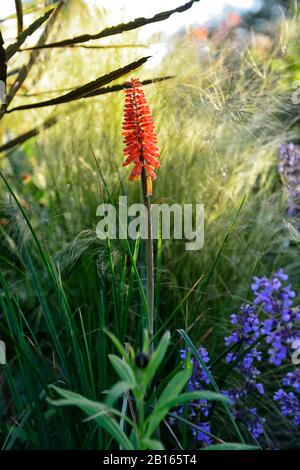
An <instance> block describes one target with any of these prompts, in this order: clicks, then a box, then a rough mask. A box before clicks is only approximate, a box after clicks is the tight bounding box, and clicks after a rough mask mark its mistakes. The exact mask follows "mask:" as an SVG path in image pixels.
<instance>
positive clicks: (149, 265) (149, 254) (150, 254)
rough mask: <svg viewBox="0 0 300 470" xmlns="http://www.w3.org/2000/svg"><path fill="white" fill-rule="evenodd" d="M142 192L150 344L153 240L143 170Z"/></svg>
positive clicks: (149, 204) (151, 332) (149, 198)
mask: <svg viewBox="0 0 300 470" xmlns="http://www.w3.org/2000/svg"><path fill="white" fill-rule="evenodd" d="M141 181H142V191H143V198H144V204H145V207H146V209H147V227H148V234H147V238H146V271H147V303H148V324H149V337H150V342H151V343H152V338H153V334H154V260H153V238H152V220H151V197H150V195H149V194H148V188H147V175H146V171H145V168H143V169H142V176H141Z"/></svg>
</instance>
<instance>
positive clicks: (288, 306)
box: [172, 269, 300, 446]
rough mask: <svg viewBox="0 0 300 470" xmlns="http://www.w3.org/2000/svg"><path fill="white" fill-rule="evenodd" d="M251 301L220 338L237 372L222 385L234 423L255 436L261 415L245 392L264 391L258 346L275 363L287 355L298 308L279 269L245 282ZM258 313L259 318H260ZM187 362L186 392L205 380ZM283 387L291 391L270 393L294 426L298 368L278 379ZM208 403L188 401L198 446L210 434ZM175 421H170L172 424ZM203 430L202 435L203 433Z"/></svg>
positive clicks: (298, 407) (298, 421) (295, 336)
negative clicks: (232, 382) (189, 372)
mask: <svg viewBox="0 0 300 470" xmlns="http://www.w3.org/2000/svg"><path fill="white" fill-rule="evenodd" d="M251 289H252V292H253V295H254V301H253V305H244V306H242V307H241V308H240V310H239V312H238V313H235V314H232V315H231V317H230V321H231V324H232V325H233V326H234V327H235V328H234V330H233V331H232V333H231V334H230V335H229V336H227V337H225V338H224V341H225V345H226V347H229V348H230V351H229V352H228V353H227V355H226V358H225V360H226V363H227V364H228V365H232V369H233V370H234V371H235V373H236V374H237V378H238V381H237V385H236V386H235V387H234V388H233V387H231V388H230V389H228V390H222V393H223V394H224V395H225V396H228V397H229V398H230V400H231V402H232V410H233V413H234V416H235V418H236V420H237V421H238V422H240V423H241V424H242V426H243V427H244V428H246V429H247V430H248V432H249V433H250V434H251V435H252V437H253V438H254V439H259V438H260V437H261V435H262V434H263V433H264V424H265V421H266V420H265V418H263V417H261V416H259V414H258V411H257V409H256V407H254V406H253V405H251V406H249V398H250V395H251V397H252V398H253V394H257V396H260V395H264V393H265V390H264V386H263V384H262V383H261V382H260V380H259V379H260V376H261V371H260V370H259V364H261V362H262V351H261V347H262V346H263V344H264V343H266V344H267V345H269V348H268V355H269V358H268V361H269V363H270V364H272V365H274V366H279V365H281V364H282V362H283V361H284V360H285V359H286V358H287V357H288V354H289V351H290V348H291V346H292V343H293V342H294V341H295V340H299V339H300V312H299V310H298V309H296V308H294V307H293V300H294V298H295V296H296V295H295V292H294V291H293V290H292V288H291V285H289V284H288V276H287V275H286V274H285V273H284V272H283V270H282V269H281V270H279V271H278V272H277V273H275V274H274V276H273V277H272V278H267V277H262V278H258V277H254V278H253V283H252V286H251ZM260 316H261V317H262V319H260ZM198 352H199V354H200V356H201V358H202V360H203V362H204V363H205V364H207V365H208V367H209V355H208V352H207V350H206V349H205V348H203V347H200V348H199V349H198ZM180 356H181V359H182V360H184V361H186V360H187V359H188V357H189V354H188V351H187V350H186V349H182V350H181V352H180ZM190 361H191V363H192V365H193V374H192V377H191V379H190V381H189V383H188V389H189V391H193V390H203V388H205V386H207V385H209V384H210V380H209V377H208V375H207V374H206V372H205V371H204V370H203V368H202V367H201V365H200V364H199V362H198V360H197V359H196V358H195V357H191V359H190ZM282 385H283V388H284V387H290V388H292V389H293V390H292V391H285V390H284V389H283V388H280V389H279V390H278V391H277V392H276V393H275V394H274V397H273V398H274V400H275V402H277V403H278V405H279V407H280V409H281V412H282V414H283V416H286V417H289V418H292V419H293V421H294V424H295V425H296V426H299V425H300V399H299V398H298V397H297V396H296V394H297V393H298V394H299V393H300V369H295V370H294V371H292V372H288V373H287V374H286V376H285V377H284V378H283V381H282ZM183 410H184V408H183V407H181V408H180V409H178V410H177V411H176V412H175V414H174V413H173V416H175V417H176V413H177V415H179V414H182V413H183ZM210 411H211V405H210V403H208V402H207V401H206V400H202V401H201V402H198V403H192V404H190V405H188V410H187V413H188V417H189V419H190V421H191V422H193V423H195V424H196V425H197V427H198V428H199V429H202V430H203V431H204V432H201V431H200V430H199V429H196V428H194V429H193V431H192V434H193V436H194V438H195V439H196V441H197V443H198V445H200V446H202V445H209V444H211V443H212V439H211V437H210V436H209V434H211V423H210V414H211V413H210ZM175 421H176V420H173V422H172V424H174V423H175ZM205 432H207V433H208V434H206V433H205Z"/></svg>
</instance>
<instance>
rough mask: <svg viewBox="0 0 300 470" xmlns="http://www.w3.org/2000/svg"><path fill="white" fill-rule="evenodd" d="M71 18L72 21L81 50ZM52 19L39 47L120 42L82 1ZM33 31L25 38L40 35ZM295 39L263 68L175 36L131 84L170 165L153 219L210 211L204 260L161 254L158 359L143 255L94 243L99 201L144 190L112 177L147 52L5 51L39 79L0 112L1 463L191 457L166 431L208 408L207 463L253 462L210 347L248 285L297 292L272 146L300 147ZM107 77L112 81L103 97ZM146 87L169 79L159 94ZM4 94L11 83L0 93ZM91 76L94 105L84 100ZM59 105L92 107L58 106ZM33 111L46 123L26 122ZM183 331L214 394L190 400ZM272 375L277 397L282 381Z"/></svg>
mask: <svg viewBox="0 0 300 470" xmlns="http://www.w3.org/2000/svg"><path fill="white" fill-rule="evenodd" d="M189 3H191V2H189ZM73 9H75V11H76V15H77V16H78V17H80V18H81V19H82V22H81V23H80V24H79V25H78V30H77V29H76V34H74V30H73V26H72V20H73V18H74V15H73V12H74V10H73ZM24 13H25V11H24ZM61 14H62V15H63V16H62V18H60V17H58V18H57V22H56V23H55V24H54V25H52V26H53V29H52V28H51V29H50V30H49V31H48V33H49V34H48V38H46V39H47V41H46V39H45V38H44V40H43V41H42V43H43V44H45V42H48V43H53V42H54V41H55V42H58V43H61V42H62V41H63V40H65V39H66V38H71V37H74V36H75V37H77V36H78V35H83V34H85V33H86V31H91V32H92V33H93V31H94V34H97V33H99V29H100V28H99V25H102V26H101V31H106V32H109V31H110V32H112V30H111V29H110V28H111V25H110V24H107V19H106V17H105V14H104V13H103V12H98V13H95V15H94V16H93V17H91V15H90V13H89V11H88V9H87V7H86V5H85V4H84V3H82V2H79V1H76V2H75V1H72V2H67V5H64V7H63V9H62V11H61ZM51 18H52V16H51V17H50V19H49V22H50V21H51ZM62 19H63V22H64V28H62V29H59V26H58V24H59V23H60V21H61V20H62ZM37 21H38V23H36V22H35V23H33V24H35V26H38V25H39V24H42V23H40V22H41V21H42V20H40V19H38V20H37ZM133 24H135V26H137V27H139V25H140V21H136V22H135V23H133ZM131 25H132V22H131ZM115 28H116V27H115ZM120 29H122V25H117V29H114V30H113V31H117V32H118V31H119V32H121V30H120ZM298 31H299V19H298V18H297V17H295V18H294V19H289V18H287V19H286V20H283V21H282V22H281V23H280V24H278V25H277V24H274V25H273V27H272V36H271V39H270V40H271V48H270V49H268V50H267V51H266V50H264V48H263V47H259V46H258V45H253V44H252V43H251V42H249V43H248V44H247V45H246V46H244V45H242V46H241V44H240V42H239V41H238V40H237V39H235V38H234V37H232V38H229V39H228V40H226V41H224V42H223V44H222V45H216V44H214V43H213V42H212V41H208V42H207V49H205V48H203V47H202V45H201V44H194V43H192V42H191V41H190V39H189V38H188V37H186V36H184V35H180V36H179V37H174V38H173V40H172V43H171V44H170V51H169V53H168V54H167V55H166V57H165V58H164V60H163V62H162V63H161V65H158V66H156V67H155V68H154V69H152V70H151V69H150V70H149V69H147V68H143V69H141V70H140V71H139V74H140V78H141V79H145V80H146V83H148V84H149V86H147V87H145V93H146V94H147V98H149V102H150V103H151V108H152V110H153V115H154V118H155V121H156V123H157V130H158V137H159V144H160V148H161V153H162V158H161V163H162V167H161V169H160V173H159V178H157V180H156V182H155V184H154V197H153V202H166V203H170V204H172V203H174V202H175V203H179V204H184V203H193V202H196V203H200V202H201V203H204V204H205V246H204V249H203V250H201V252H186V251H185V250H184V243H183V242H181V241H178V240H172V241H165V240H162V239H159V240H158V241H157V243H156V244H155V253H156V256H155V261H156V271H155V280H156V285H155V293H156V328H155V332H156V334H155V336H154V340H153V344H151V345H150V344H149V340H148V339H147V337H145V336H144V329H145V328H146V327H147V318H146V317H147V305H146V298H145V292H144V287H145V281H144V277H145V276H144V262H143V260H144V246H143V242H142V241H141V240H139V239H138V240H136V241H135V242H133V241H131V240H123V241H120V242H119V241H111V242H108V243H104V242H103V241H100V240H99V239H97V237H96V235H95V226H96V223H97V219H96V216H95V214H96V207H97V206H98V204H99V203H100V202H112V203H113V204H115V205H116V206H117V200H118V196H119V195H120V194H122V195H124V194H126V195H128V197H129V203H131V202H136V201H138V200H139V188H138V186H137V185H135V184H134V183H132V184H130V185H129V184H127V174H126V172H125V171H124V170H122V167H121V162H122V139H121V119H122V106H123V95H122V93H119V91H120V90H122V88H123V87H124V80H125V76H124V77H123V72H124V73H125V72H129V71H130V70H131V67H129V68H128V67H127V68H126V64H127V65H128V64H132V63H134V64H135V65H136V64H137V58H139V57H141V56H144V55H148V53H147V54H144V53H143V54H140V52H137V48H136V47H126V44H129V45H131V46H134V45H135V44H138V41H137V36H136V33H135V32H134V31H133V30H132V31H127V32H126V37H125V34H124V35H122V36H121V35H114V42H113V43H111V42H110V40H109V36H107V38H108V40H107V41H108V42H107V43H105V46H108V47H107V48H105V47H104V48H102V46H103V43H102V42H97V41H98V40H97V39H94V42H93V45H94V46H95V47H98V49H96V48H92V49H89V50H88V51H87V50H86V49H81V48H79V47H78V48H77V47H74V48H73V47H72V48H66V49H64V48H60V47H59V48H58V47H57V48H54V49H53V50H51V51H50V50H49V48H48V47H47V48H45V51H44V52H43V48H41V49H35V50H34V51H24V52H22V53H20V54H19V53H18V54H17V53H14V52H15V51H16V50H17V48H19V46H20V43H21V42H20V41H23V39H25V36H26V37H27V35H28V34H29V31H28V30H26V29H25V30H24V31H23V33H21V37H20V36H19V38H18V39H17V40H16V42H14V43H13V45H12V46H9V47H10V49H8V52H9V51H10V55H11V58H10V60H9V62H8V66H9V71H11V70H12V69H13V68H16V69H20V67H21V66H22V64H23V61H25V60H27V62H26V63H27V64H28V63H31V62H32V61H31V58H32V56H31V54H33V53H34V54H37V53H38V54H41V55H40V56H39V57H40V58H41V59H42V60H40V61H36V62H35V63H34V66H33V67H32V70H31V73H30V75H29V76H26V86H27V88H26V87H25V86H24V87H21V88H19V89H18V90H17V91H18V93H17V95H15V96H14V103H13V106H14V107H15V108H19V109H18V110H15V111H14V112H11V113H4V114H3V115H1V113H0V117H2V121H1V129H0V137H1V141H2V142H1V143H2V147H1V149H2V150H3V152H2V153H1V154H0V168H1V170H3V176H4V177H3V180H1V190H0V191H1V192H0V199H1V201H0V337H1V340H3V341H5V342H6V344H7V351H8V363H7V365H5V366H3V367H2V366H1V370H0V374H1V377H0V380H1V393H0V442H1V447H2V448H3V449H24V448H25V449H53V448H55V449H113V448H116V447H121V448H123V449H125V448H126V449H130V448H141V449H160V448H163V447H164V448H172V449H173V448H174V447H177V446H178V442H179V443H180V445H182V447H183V448H189V446H190V445H191V442H190V440H189V436H190V433H191V430H192V429H194V430H195V431H201V429H197V427H194V428H193V424H192V423H189V422H188V420H187V419H185V417H184V416H182V417H179V422H180V426H181V430H182V433H181V435H180V436H175V437H174V435H172V434H171V433H170V431H169V429H168V426H167V420H168V417H169V416H170V412H172V409H175V408H176V407H178V406H179V405H185V406H188V403H190V402H192V401H196V400H200V399H206V400H211V401H213V402H216V403H217V405H216V410H217V411H216V413H215V414H214V417H215V430H214V433H215V435H213V436H212V439H213V441H214V442H215V445H214V446H211V447H209V448H208V449H209V450H210V449H211V450H218V449H221V450H224V449H233V448H234V449H239V450H241V449H249V448H250V447H249V446H246V445H245V444H243V443H242V438H241V436H240V432H241V430H240V429H239V427H237V423H236V422H235V421H234V419H233V416H232V413H231V407H230V403H228V401H227V400H226V399H225V398H224V397H223V396H221V395H220V393H219V388H221V387H220V383H221V382H222V380H223V379H227V377H229V380H234V377H233V378H232V375H229V374H230V372H231V371H230V368H229V367H228V368H226V370H224V369H223V368H222V370H221V371H220V369H219V364H220V361H221V358H222V357H224V347H223V342H222V341H221V340H220V338H223V337H224V335H225V334H226V332H227V331H228V327H229V315H230V313H232V312H233V311H235V310H236V308H237V306H239V305H240V304H241V303H243V302H244V301H247V302H248V301H250V302H251V298H249V286H250V283H251V279H252V276H253V275H254V274H255V275H265V274H270V273H271V272H273V271H275V270H276V269H278V268H280V267H284V268H285V270H286V271H287V272H288V273H289V275H290V279H291V282H292V283H293V285H295V288H296V290H298V291H299V268H300V261H299V256H298V251H299V236H298V235H297V234H296V233H295V231H294V230H293V228H292V227H291V226H290V224H289V222H288V220H287V218H286V195H285V194H284V193H283V190H282V186H281V182H280V180H279V177H278V175H277V169H276V166H277V148H278V145H279V144H280V143H281V142H283V141H290V140H295V139H297V137H298V135H297V133H298V130H297V128H296V127H295V126H294V124H295V122H297V119H298V120H299V117H298V111H297V109H298V108H296V107H295V106H293V105H292V104H291V93H292V90H293V89H292V87H291V83H292V81H294V80H297V78H298V75H299V71H298V69H299V67H298V65H297V51H298V48H299V41H298V39H299V32H298ZM289 34H290V36H289ZM258 39H259V38H258ZM243 44H244V43H243ZM73 45H75V44H73ZM149 45H151V41H150V42H149V43H148V44H145V45H144V46H147V47H148V46H149ZM139 47H140V46H139ZM111 48H113V53H112V51H111ZM284 51H287V54H285V53H284ZM6 52H7V49H6ZM2 56H3V54H2ZM2 56H1V57H2ZM142 62H143V61H142ZM140 63H141V62H138V64H140ZM124 67H125V70H124ZM3 69H4V68H3ZM1 70H2V68H1ZM21 70H23V69H22V68H21ZM58 71H59V73H58ZM116 71H117V75H116V74H115V73H116ZM135 73H137V72H135ZM110 74H111V75H110ZM17 76H18V77H19V75H17ZM107 76H109V77H110V79H115V78H117V77H119V78H118V80H117V82H116V83H115V82H114V83H112V84H110V85H109V87H106V86H105V87H104V86H103V85H104V81H105V80H104V81H102V79H103V77H106V79H107ZM155 76H158V77H162V76H163V77H165V76H173V77H174V78H172V79H170V80H167V81H163V82H160V83H156V84H151V83H152V78H153V77H155ZM14 77H15V76H14V75H12V76H10V77H8V85H9V87H11V86H12V85H13V84H14V80H15V79H14ZM48 77H51V80H48ZM97 77H101V80H100V81H98V82H97V86H98V85H101V87H100V88H97V87H96V88H94V85H93V83H94V80H95V79H97ZM23 81H24V82H25V78H24V77H23V78H22V80H21V82H20V83H23ZM91 83H92V85H91ZM105 83H108V82H107V81H105ZM83 84H89V86H88V92H89V93H90V95H89V94H87V95H81V92H82V91H87V88H84V87H86V85H83ZM12 89H13V90H14V87H12ZM91 89H92V90H93V91H91ZM72 90H73V91H72ZM74 90H75V93H74ZM78 90H81V91H80V92H79V95H78ZM69 92H71V93H72V94H71V98H72V97H74V96H75V97H79V96H80V97H81V96H85V97H87V96H89V97H90V98H91V99H83V100H81V101H78V100H71V101H69V100H68V99H67V100H66V99H63V100H62V99H61V96H63V95H64V96H65V95H66V94H67V96H69V97H70V95H68V93H69ZM28 95H30V96H28ZM98 95H99V96H98ZM57 97H58V98H57ZM53 100H54V101H53ZM41 101H45V102H48V103H49V101H50V104H51V103H52V104H54V106H53V107H40V108H39V109H35V106H34V105H35V104H36V103H40V102H41ZM64 101H66V102H64ZM56 104H57V105H59V106H56ZM22 106H23V107H24V108H25V109H23V110H22V109H20V107H21V108H22ZM28 108H30V109H28ZM9 109H12V105H10V106H9ZM2 124H3V125H2ZM7 136H9V137H8V138H9V139H12V141H13V142H14V146H9V142H7ZM10 136H11V137H10ZM18 136H19V137H20V136H21V139H19V140H18ZM15 138H16V139H15ZM23 142H25V143H23ZM22 143H23V145H20V146H18V147H16V146H15V145H16V144H22ZM6 150H9V152H7V153H5V151H6ZM93 153H94V155H93ZM166 329H168V330H169V331H170V332H171V335H170V334H169V333H168V332H166ZM176 331H179V332H180V335H181V338H180V341H184V342H185V343H186V344H187V345H188V347H189V348H190V351H191V353H192V354H194V356H195V358H196V359H197V360H198V361H199V362H200V364H201V366H202V367H203V368H204V369H205V371H206V373H207V375H208V376H209V377H210V381H211V386H209V387H208V388H210V389H211V390H212V391H201V392H197V394H196V395H195V394H194V393H190V392H188V391H187V387H186V384H187V382H188V380H189V377H190V373H191V370H190V369H189V368H187V369H184V370H182V369H181V368H180V366H179V365H178V350H179V348H180V344H179V341H178V340H179V337H178V335H176ZM199 345H205V346H206V347H207V348H208V349H209V352H210V356H211V358H212V367H211V368H210V369H208V368H206V366H205V364H204V363H203V362H201V357H199V355H197V348H198V346H199ZM151 350H153V352H152V353H149V351H151ZM141 351H142V352H144V353H146V354H148V356H149V362H148V364H147V366H146V367H145V368H143V369H141V368H138V367H137V366H136V364H135V358H136V355H137V354H138V353H140V352H141ZM238 360H241V357H239V358H238ZM265 373H266V377H267V380H269V382H270V383H271V384H273V383H274V384H276V386H277V385H279V384H278V377H277V376H276V373H275V374H273V373H272V372H270V371H265ZM274 386H275V385H274ZM58 396H59V397H60V398H59V399H58V398H57V397H58ZM47 397H50V399H49V400H48V399H47ZM57 405H59V406H57ZM66 405H68V406H66ZM253 405H254V406H255V403H254V404H253ZM260 405H261V406H263V407H265V416H267V417H269V418H271V421H272V427H273V429H274V432H275V436H276V439H277V441H278V443H279V444H280V443H281V442H282V441H283V442H284V445H286V447H287V448H288V444H285V443H289V445H290V446H292V445H293V442H294V439H296V438H297V436H296V437H295V433H296V432H295V429H293V428H292V426H291V425H290V424H289V422H288V421H287V420H285V419H284V418H283V417H282V416H280V414H279V413H278V411H276V409H275V407H274V406H273V405H272V403H267V404H265V403H262V404H260ZM70 406H72V407H73V408H72V409H70ZM74 407H77V409H76V408H74ZM132 411H133V412H134V413H133V414H132ZM83 413H84V415H85V417H87V419H85V421H83V420H82V417H83ZM243 435H244V434H243ZM220 436H222V439H225V440H226V442H225V443H224V441H223V440H221V439H220ZM231 441H232V443H230V442H231ZM236 441H239V442H236ZM247 442H248V441H247ZM251 448H253V447H252V446H251Z"/></svg>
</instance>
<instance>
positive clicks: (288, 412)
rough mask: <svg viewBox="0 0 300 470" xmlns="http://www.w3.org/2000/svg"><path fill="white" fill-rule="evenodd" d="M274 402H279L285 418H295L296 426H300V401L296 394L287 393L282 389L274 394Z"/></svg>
mask: <svg viewBox="0 0 300 470" xmlns="http://www.w3.org/2000/svg"><path fill="white" fill-rule="evenodd" d="M274 400H275V401H278V403H279V406H280V409H281V413H282V414H283V416H287V417H289V418H293V421H294V424H295V426H299V425H300V401H299V399H298V398H297V397H296V395H295V394H294V392H286V391H285V390H283V389H282V388H280V389H279V390H278V391H277V392H276V393H275V394H274Z"/></svg>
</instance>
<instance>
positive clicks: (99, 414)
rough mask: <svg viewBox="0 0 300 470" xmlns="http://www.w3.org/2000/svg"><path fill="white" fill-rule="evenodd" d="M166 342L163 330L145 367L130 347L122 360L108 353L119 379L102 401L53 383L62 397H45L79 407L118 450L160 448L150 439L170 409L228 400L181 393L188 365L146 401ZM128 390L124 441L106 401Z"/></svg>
mask: <svg viewBox="0 0 300 470" xmlns="http://www.w3.org/2000/svg"><path fill="white" fill-rule="evenodd" d="M169 341H170V333H169V332H168V331H167V332H166V333H165V334H164V335H163V337H162V338H161V340H160V342H159V344H158V346H157V348H156V350H155V351H154V352H153V354H152V355H151V358H150V361H149V364H148V365H147V366H146V367H145V368H139V367H137V366H136V364H135V362H134V361H135V354H134V352H133V350H131V353H132V354H131V355H128V354H127V353H125V356H124V357H123V359H120V358H119V357H118V356H115V355H109V359H110V361H111V364H112V366H113V367H114V369H115V371H116V372H117V375H118V376H119V378H120V379H121V382H118V383H117V384H116V385H115V386H114V387H113V389H112V390H109V391H108V392H107V399H106V402H105V403H99V402H94V401H91V400H87V399H86V398H84V397H82V396H81V395H78V394H76V393H73V392H70V391H66V390H63V389H61V388H59V387H56V386H52V387H51V389H53V390H55V391H56V392H57V393H58V394H59V395H60V396H62V397H63V399H60V400H49V401H50V403H52V404H53V405H55V406H68V405H69V406H70V405H73V406H77V407H79V408H80V409H81V410H82V411H84V413H85V414H87V415H88V416H89V421H90V420H93V421H95V422H96V423H97V425H98V426H100V427H101V428H103V429H104V430H105V431H106V432H107V433H109V434H110V435H111V437H112V438H113V439H114V440H115V441H116V442H117V443H118V444H119V445H120V448H121V449H126V450H132V449H139V450H152V449H164V446H163V444H162V443H161V442H160V441H159V440H157V439H154V437H155V433H157V432H158V430H159V427H160V424H161V423H162V422H163V420H164V419H165V417H166V416H167V415H168V413H169V411H170V410H171V409H172V408H175V407H176V406H178V405H181V404H184V403H188V402H191V401H197V400H208V401H220V402H223V403H226V404H228V403H230V401H229V399H227V398H226V397H224V396H223V395H221V394H217V393H214V392H192V393H181V391H182V390H183V388H184V387H185V385H186V383H187V381H188V380H189V378H190V377H191V373H192V369H191V367H189V368H186V369H184V370H182V371H180V372H177V373H176V374H175V375H174V377H172V379H171V380H170V381H169V382H168V383H167V384H166V385H165V387H164V390H163V392H162V393H161V394H160V395H158V396H157V397H156V401H155V402H154V404H153V402H152V398H151V397H150V400H149V399H148V400H147V391H148V389H149V388H150V385H151V382H152V379H153V377H154V375H155V373H156V372H157V370H158V368H159V366H160V365H161V362H162V361H163V360H164V357H165V354H166V351H167V347H168V345H169ZM114 342H116V339H114ZM118 349H119V350H121V351H122V345H121V344H119V345H118ZM148 349H149V345H148ZM124 352H125V351H124ZM148 354H149V351H148ZM130 392H131V393H132V397H133V405H132V406H133V407H134V409H136V411H135V412H133V411H131V412H132V419H129V418H128V417H126V418H125V421H126V424H127V425H128V426H129V427H130V429H127V435H130V440H128V438H127V435H126V434H125V433H124V432H123V431H122V430H121V429H120V425H119V423H118V422H117V420H116V418H115V416H119V417H121V416H122V415H121V413H120V412H119V411H118V409H114V408H112V407H111V406H110V404H111V403H112V402H111V400H112V397H113V400H114V401H115V400H117V399H118V398H121V397H122V396H124V394H127V397H128V400H131V397H130V395H129V393H130ZM131 410H132V409H131Z"/></svg>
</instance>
